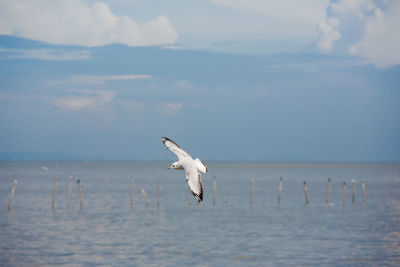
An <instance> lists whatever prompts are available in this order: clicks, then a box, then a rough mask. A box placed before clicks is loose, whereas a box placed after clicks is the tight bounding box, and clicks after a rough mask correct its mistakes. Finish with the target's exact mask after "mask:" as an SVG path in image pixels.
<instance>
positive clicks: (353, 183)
mask: <svg viewBox="0 0 400 267" xmlns="http://www.w3.org/2000/svg"><path fill="white" fill-rule="evenodd" d="M351 187H352V194H351V199H352V201H353V205H354V203H355V202H356V180H354V179H352V180H351Z"/></svg>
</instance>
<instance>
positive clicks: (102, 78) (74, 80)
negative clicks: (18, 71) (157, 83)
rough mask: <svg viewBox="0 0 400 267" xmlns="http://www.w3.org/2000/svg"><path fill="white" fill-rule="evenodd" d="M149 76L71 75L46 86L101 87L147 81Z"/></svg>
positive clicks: (49, 82) (50, 82)
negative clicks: (108, 82)
mask: <svg viewBox="0 0 400 267" xmlns="http://www.w3.org/2000/svg"><path fill="white" fill-rule="evenodd" d="M149 78H151V75H148V74H129V75H73V76H70V77H68V78H66V79H62V80H56V81H48V82H46V85H48V86H56V85H71V84H74V85H101V84H104V83H105V82H106V81H119V80H138V79H140V80H141V79H149Z"/></svg>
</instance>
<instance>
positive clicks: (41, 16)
mask: <svg viewBox="0 0 400 267" xmlns="http://www.w3.org/2000/svg"><path fill="white" fill-rule="evenodd" d="M0 34H6V35H14V36H18V37H24V38H29V39H34V40H41V41H45V42H49V43H53V44H65V45H84V46H102V45H106V44H110V43H123V44H126V45H129V46H149V45H161V44H173V43H175V41H176V39H177V37H178V33H177V32H176V31H175V29H174V28H173V26H172V25H171V23H170V22H169V20H168V18H167V17H165V16H158V17H156V18H155V19H153V20H150V21H147V22H144V23H143V24H141V25H139V24H137V23H136V22H135V21H134V20H133V19H131V18H130V17H126V16H117V15H115V14H113V13H112V11H111V10H110V8H109V7H108V6H107V5H106V4H104V3H101V2H96V3H94V4H92V5H88V4H87V3H85V2H84V1H83V0H69V1H57V0H54V1H46V0H36V1H31V0H18V1H0Z"/></svg>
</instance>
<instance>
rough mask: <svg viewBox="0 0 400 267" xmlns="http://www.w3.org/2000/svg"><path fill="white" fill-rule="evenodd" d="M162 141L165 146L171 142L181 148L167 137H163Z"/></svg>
mask: <svg viewBox="0 0 400 267" xmlns="http://www.w3.org/2000/svg"><path fill="white" fill-rule="evenodd" d="M161 140H162V141H163V144H164V145H165V142H167V141H170V142H171V143H174V144H175V145H176V146H177V147H179V148H180V146H179V145H178V144H177V143H175V142H174V141H172V140H171V139H169V138H168V137H166V136H163V137H162V138H161Z"/></svg>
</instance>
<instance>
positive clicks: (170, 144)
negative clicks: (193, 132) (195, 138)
mask: <svg viewBox="0 0 400 267" xmlns="http://www.w3.org/2000/svg"><path fill="white" fill-rule="evenodd" d="M161 139H162V141H163V143H164V145H165V146H166V147H167V148H168V149H169V150H171V151H172V152H173V153H174V154H175V155H176V156H177V157H178V159H179V160H181V159H183V158H188V157H189V158H190V155H189V154H188V153H187V152H186V151H185V150H183V149H182V148H181V147H180V146H178V144H177V143H175V142H174V141H172V140H171V139H169V138H168V137H165V136H164V137H163V138H161Z"/></svg>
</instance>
